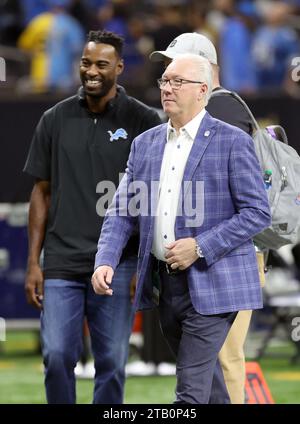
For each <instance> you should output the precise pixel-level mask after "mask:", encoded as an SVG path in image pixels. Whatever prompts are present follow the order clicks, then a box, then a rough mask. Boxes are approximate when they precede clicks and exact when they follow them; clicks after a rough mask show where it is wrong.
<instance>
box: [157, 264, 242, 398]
mask: <svg viewBox="0 0 300 424" xmlns="http://www.w3.org/2000/svg"><path fill="white" fill-rule="evenodd" d="M160 279H161V294H160V301H159V315H160V322H161V327H162V331H163V334H164V336H165V338H166V339H167V342H168V344H169V346H170V348H171V350H172V351H173V353H174V355H175V357H176V374H177V386H176V400H175V402H174V403H190V404H206V403H214V404H217V403H218V404H224V403H230V398H229V395H228V392H227V389H226V385H225V382H224V377H223V372H222V369H221V366H220V363H219V360H218V354H219V351H220V349H221V347H222V345H223V343H224V341H225V339H226V336H227V333H228V331H229V330H230V327H231V325H232V323H233V321H234V319H235V317H236V314H237V312H229V313H222V314H216V315H201V314H199V313H198V312H196V310H195V309H194V307H193V305H192V302H191V298H190V293H189V289H188V282H187V279H186V273H185V272H182V273H179V274H177V275H169V274H168V273H167V272H166V271H163V270H161V271H160Z"/></svg>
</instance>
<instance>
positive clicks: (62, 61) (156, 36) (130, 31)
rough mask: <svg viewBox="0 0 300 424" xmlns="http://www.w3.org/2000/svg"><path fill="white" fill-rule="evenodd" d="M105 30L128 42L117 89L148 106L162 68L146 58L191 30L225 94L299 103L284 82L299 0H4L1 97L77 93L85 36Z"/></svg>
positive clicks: (297, 90) (294, 49)
mask: <svg viewBox="0 0 300 424" xmlns="http://www.w3.org/2000/svg"><path fill="white" fill-rule="evenodd" d="M103 28H105V29H107V30H110V31H114V32H116V33H118V34H121V35H122V36H123V37H124V39H125V50H124V61H125V64H126V68H125V72H124V74H123V76H122V78H121V79H120V83H121V84H123V85H125V87H126V89H127V90H129V92H130V94H132V95H136V96H138V97H139V98H141V99H142V100H144V101H146V102H148V103H150V104H154V105H155V104H159V99H158V98H157V96H158V91H157V90H156V85H155V80H156V78H157V77H159V76H160V74H161V68H160V66H159V65H155V64H151V63H150V62H149V59H148V55H149V53H150V52H151V51H153V50H163V49H165V47H166V45H167V44H168V43H169V42H171V41H172V40H173V39H174V38H175V37H176V36H178V35H179V34H181V33H183V32H193V31H199V32H201V33H203V34H205V35H207V36H208V37H209V38H210V39H211V40H212V41H213V43H214V44H215V45H216V46H217V49H218V55H219V64H220V68H221V83H222V84H223V85H224V86H226V87H227V88H228V89H232V90H236V91H238V92H240V93H242V94H246V95H251V94H252V93H254V94H255V93H259V94H263V93H265V92H266V93H267V92H270V91H271V92H274V91H280V92H282V91H284V92H285V93H288V94H289V95H291V96H295V97H300V86H299V84H297V82H296V81H292V80H291V78H288V73H289V71H290V70H291V66H292V58H294V57H297V56H300V1H299V0H285V1H283V0H281V1H277V0H272V1H270V0H256V1H249V0H241V1H235V0H166V1H163V2H162V1H158V0H23V1H20V0H1V1H0V56H1V57H4V58H5V60H6V64H7V81H6V82H7V84H5V85H3V86H2V87H3V88H2V90H1V91H2V93H4V92H7V91H11V90H14V91H17V92H18V93H43V92H49V91H51V93H52V92H53V91H55V90H57V91H58V92H63V94H65V93H68V92H72V91H74V89H76V88H77V87H78V85H79V80H78V72H77V68H76V66H75V65H74V64H76V63H77V61H78V58H79V55H80V52H81V50H82V46H83V44H84V40H85V35H86V34H87V32H88V31H89V30H90V29H103Z"/></svg>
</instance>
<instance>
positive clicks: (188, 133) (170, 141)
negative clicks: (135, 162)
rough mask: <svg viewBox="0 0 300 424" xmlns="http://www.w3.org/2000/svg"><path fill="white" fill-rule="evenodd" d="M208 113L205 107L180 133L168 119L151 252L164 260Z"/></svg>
mask: <svg viewBox="0 0 300 424" xmlns="http://www.w3.org/2000/svg"><path fill="white" fill-rule="evenodd" d="M205 113H206V110H205V109H202V111H201V112H200V113H198V115H196V116H195V117H194V118H193V119H192V120H191V121H190V122H188V123H187V124H186V125H185V126H184V127H182V128H180V130H179V134H176V130H175V129H174V128H173V127H172V125H171V122H170V120H169V122H168V127H167V143H166V146H165V150H164V156H163V160H162V165H161V170H160V179H159V198H158V205H157V212H156V216H155V222H154V239H153V244H152V253H153V254H154V256H156V258H157V259H159V260H161V261H165V260H166V258H165V254H166V253H167V249H166V248H165V246H166V245H168V244H169V243H172V242H173V241H175V220H176V213H177V208H178V201H179V195H180V189H181V183H182V178H183V174H184V170H185V166H186V163H187V160H188V157H189V154H190V151H191V148H192V146H193V142H194V140H195V137H196V135H197V132H198V129H199V127H200V124H201V122H202V119H203V117H204V115H205Z"/></svg>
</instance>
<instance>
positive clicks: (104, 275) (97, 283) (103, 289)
mask: <svg viewBox="0 0 300 424" xmlns="http://www.w3.org/2000/svg"><path fill="white" fill-rule="evenodd" d="M113 275H114V270H113V269H112V267H111V266H107V265H102V266H99V267H98V268H97V269H96V271H95V272H94V274H93V276H92V284H93V288H94V291H95V293H97V294H106V295H108V296H112V294H113V290H112V289H110V288H109V285H110V284H111V282H112V278H113Z"/></svg>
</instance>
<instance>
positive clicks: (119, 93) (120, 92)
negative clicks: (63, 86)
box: [77, 85, 126, 109]
mask: <svg viewBox="0 0 300 424" xmlns="http://www.w3.org/2000/svg"><path fill="white" fill-rule="evenodd" d="M125 94H126V91H125V88H124V87H122V86H121V85H117V95H116V96H115V97H114V98H113V99H110V100H109V101H108V103H107V108H108V109H110V108H112V107H114V106H115V104H116V103H117V101H118V100H119V99H120V98H121V97H125ZM77 97H78V101H79V103H80V104H82V105H83V106H85V107H86V99H85V93H84V88H83V87H82V86H81V87H79V89H78V92H77Z"/></svg>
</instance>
